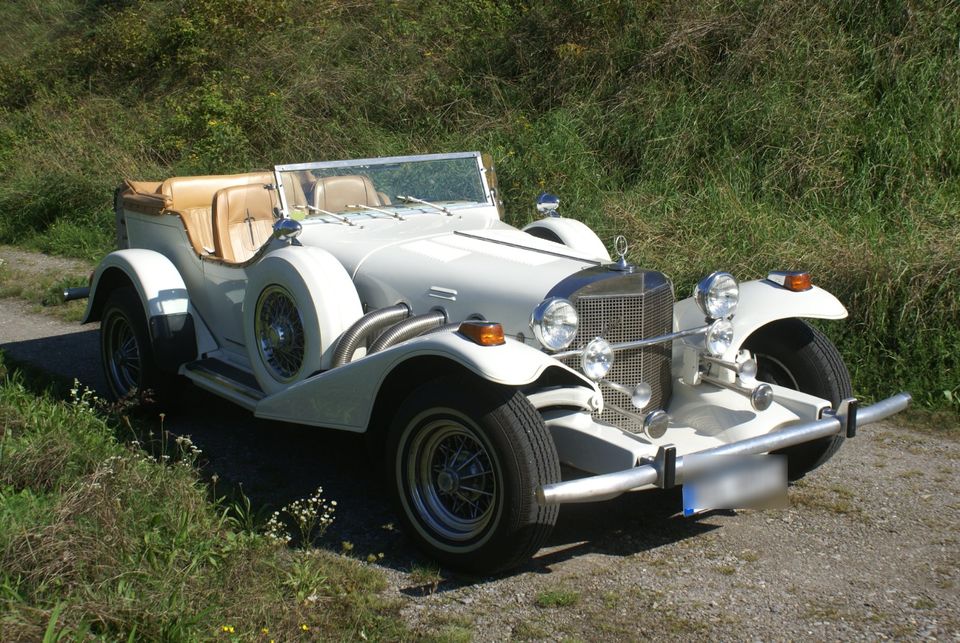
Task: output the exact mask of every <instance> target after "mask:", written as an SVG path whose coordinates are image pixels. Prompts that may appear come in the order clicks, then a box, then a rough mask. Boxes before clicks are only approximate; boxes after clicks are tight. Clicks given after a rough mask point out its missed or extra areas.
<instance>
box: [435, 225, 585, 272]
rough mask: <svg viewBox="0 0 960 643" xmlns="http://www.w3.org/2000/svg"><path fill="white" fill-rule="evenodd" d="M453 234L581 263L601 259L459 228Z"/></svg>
mask: <svg viewBox="0 0 960 643" xmlns="http://www.w3.org/2000/svg"><path fill="white" fill-rule="evenodd" d="M453 234H455V235H458V236H461V237H467V238H469V239H476V240H478V241H486V242H488V243H495V244H497V245H498V246H508V247H510V248H519V249H520V250H529V251H530V252H539V253H540V254H542V255H550V256H551V257H561V258H563V259H573V260H574V261H580V262H582V263H589V264H592V265H594V266H602V265H603V262H602V261H597V260H596V259H584V258H583V257H577V256H574V255H568V254H564V253H562V252H554V251H552V250H543V249H542V248H531V247H530V246H525V245H523V244H520V243H510V242H509V241H502V240H500V239H491V238H490V237H483V236H480V235H478V234H470V233H469V232H462V231H460V230H454V231H453Z"/></svg>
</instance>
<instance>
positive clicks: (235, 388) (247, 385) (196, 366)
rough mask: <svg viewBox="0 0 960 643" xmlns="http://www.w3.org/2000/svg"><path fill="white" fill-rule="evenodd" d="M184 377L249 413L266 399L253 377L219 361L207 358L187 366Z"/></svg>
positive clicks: (184, 367)
mask: <svg viewBox="0 0 960 643" xmlns="http://www.w3.org/2000/svg"><path fill="white" fill-rule="evenodd" d="M181 372H182V374H183V375H184V377H186V378H187V379H189V380H190V381H192V382H193V383H194V384H196V385H197V386H199V387H200V388H202V389H204V390H206V391H210V392H211V393H215V394H217V395H219V396H220V397H224V398H226V399H228V400H230V401H231V402H234V403H236V404H239V405H240V406H242V407H243V408H245V409H247V410H248V411H253V410H254V409H255V408H256V407H257V402H259V401H260V400H262V399H263V398H264V397H266V394H265V393H264V392H263V390H261V388H260V386H259V385H258V384H257V381H256V380H255V379H254V377H253V375H251V374H250V373H247V372H246V371H242V370H240V369H239V368H237V367H235V366H231V365H230V364H227V363H226V362H221V361H220V360H218V359H213V358H207V359H201V360H197V361H195V362H190V363H189V364H185V365H184V366H183V368H182V369H181Z"/></svg>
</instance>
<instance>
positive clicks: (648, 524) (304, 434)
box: [0, 330, 714, 595]
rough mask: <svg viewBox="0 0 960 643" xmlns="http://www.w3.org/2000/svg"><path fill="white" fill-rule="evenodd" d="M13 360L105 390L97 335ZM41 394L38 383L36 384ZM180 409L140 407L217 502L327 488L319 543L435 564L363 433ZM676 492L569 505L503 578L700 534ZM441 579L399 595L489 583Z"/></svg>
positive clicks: (192, 401)
mask: <svg viewBox="0 0 960 643" xmlns="http://www.w3.org/2000/svg"><path fill="white" fill-rule="evenodd" d="M0 348H2V350H4V352H5V353H6V354H7V355H8V356H9V358H10V359H11V360H13V361H14V362H18V363H25V364H27V365H28V366H30V367H34V368H38V369H42V370H44V371H45V372H47V373H49V374H51V375H53V376H57V377H60V378H63V379H65V380H66V381H67V382H70V381H72V380H73V378H74V377H77V378H78V379H80V380H81V382H83V383H85V384H87V385H88V386H91V387H92V388H94V389H97V390H100V391H102V390H103V389H104V380H103V375H102V373H101V371H100V357H99V341H98V339H97V332H96V331H95V330H91V331H84V332H78V333H71V334H66V335H60V336H52V337H48V338H44V339H37V340H30V341H24V342H15V343H9V344H6V345H3V346H2V347H0ZM37 386H38V387H40V388H42V387H43V386H45V385H44V384H43V383H42V382H41V383H39V384H37ZM177 406H178V408H176V409H164V408H161V407H156V408H153V409H143V410H140V411H137V413H136V414H137V416H138V418H139V419H140V421H141V422H146V423H147V424H150V423H151V422H153V423H154V424H153V426H156V427H157V430H160V427H161V421H160V413H164V415H165V417H164V419H163V422H162V428H163V429H165V430H167V431H170V432H171V433H173V434H175V435H188V436H190V437H191V439H192V440H193V442H194V443H195V444H196V446H197V447H199V448H200V449H201V450H202V451H203V454H204V456H203V459H202V460H201V462H202V467H201V475H202V476H203V477H204V478H205V479H206V480H207V481H208V482H209V483H210V484H211V485H212V491H213V493H214V494H215V495H217V496H227V497H239V496H240V492H242V494H243V495H245V496H246V497H247V498H249V500H250V505H251V510H252V511H253V513H254V514H255V515H259V516H260V517H261V518H264V519H265V518H266V517H268V516H269V513H270V512H272V511H273V510H275V509H278V508H280V507H282V506H283V505H285V504H287V503H289V502H292V501H293V500H297V499H299V498H303V497H306V496H309V495H311V494H312V493H313V492H314V491H315V490H316V488H317V487H318V486H321V485H322V486H323V489H324V496H325V497H326V498H327V499H329V500H336V501H337V512H336V520H335V521H334V523H333V524H332V525H331V526H330V528H329V530H328V531H327V533H326V535H325V536H324V538H323V539H322V541H321V542H320V543H318V544H319V545H321V546H326V547H329V548H330V549H332V550H334V551H339V550H341V548H342V543H344V542H347V543H350V545H352V548H351V555H353V556H355V557H357V558H359V559H361V560H364V559H366V558H367V556H368V555H373V556H375V557H377V558H379V555H380V554H383V557H382V559H380V561H379V563H378V564H379V565H382V566H386V567H389V568H392V569H395V570H397V571H401V572H408V571H410V570H411V569H412V568H414V567H419V568H422V569H431V568H433V564H432V563H431V561H430V560H428V559H426V558H424V557H423V556H422V555H420V554H419V552H418V551H417V550H416V549H415V548H414V547H413V546H412V545H411V543H410V542H409V541H408V540H407V538H406V537H405V536H404V535H403V534H402V533H401V531H400V530H399V529H398V528H397V527H396V526H395V525H396V524H397V519H396V514H395V513H394V512H393V509H392V507H391V506H390V504H389V502H388V501H387V498H386V490H385V488H384V485H383V480H382V476H381V463H379V462H374V461H372V460H371V458H370V457H369V456H368V455H367V451H366V448H365V444H364V440H363V437H362V436H360V435H355V434H348V433H343V432H339V431H333V430H324V429H318V428H312V427H304V426H299V425H292V424H283V423H279V422H273V421H265V420H258V419H256V418H254V417H253V416H252V415H251V414H250V413H249V412H247V411H245V410H243V409H241V408H239V407H237V406H235V405H233V404H231V403H229V402H226V401H224V400H222V399H220V398H218V397H215V396H213V395H211V394H208V393H206V392H205V391H202V390H200V389H198V388H196V387H192V386H187V387H185V391H184V394H183V396H182V399H180V400H179V403H178V405H177ZM680 507H681V500H680V494H679V491H654V492H646V493H640V494H626V495H623V496H620V497H619V498H615V499H613V500H609V501H606V502H601V503H591V504H581V505H566V506H564V507H563V508H562V509H561V511H560V517H559V521H558V523H557V526H556V528H555V529H554V531H553V534H552V535H551V538H550V540H549V542H548V543H547V546H546V547H545V548H544V549H543V550H541V552H540V554H539V555H538V556H537V557H536V558H534V559H533V560H532V561H530V562H529V563H528V564H527V565H525V566H524V567H522V568H520V569H517V570H513V571H512V572H510V574H508V575H512V574H516V573H521V572H532V573H544V574H549V573H551V572H552V571H553V568H554V567H555V566H556V565H558V564H561V563H563V562H564V561H567V560H570V559H572V558H576V557H577V556H581V555H583V554H585V553H591V552H592V553H601V554H607V555H614V556H629V555H631V554H636V553H639V552H643V551H647V550H650V549H653V548H656V547H659V546H661V545H664V544H666V543H672V542H677V541H681V540H685V539H687V538H690V537H693V536H697V535H700V534H702V533H705V532H707V531H710V530H711V529H714V527H712V526H710V525H705V524H702V523H700V522H698V521H697V520H696V519H687V518H683V517H682V516H678V515H677V513H678V511H679V510H680ZM441 577H443V578H447V579H448V580H444V581H442V582H439V584H437V583H429V584H427V585H424V586H420V587H410V588H406V589H403V590H401V591H404V592H405V593H408V594H412V595H421V594H424V593H433V592H436V591H440V592H442V591H447V590H450V589H455V588H457V587H462V586H464V585H471V584H476V583H483V582H486V581H488V580H491V579H490V578H472V579H471V578H467V577H452V575H451V574H448V573H446V570H444V573H441Z"/></svg>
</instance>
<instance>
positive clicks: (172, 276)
mask: <svg viewBox="0 0 960 643" xmlns="http://www.w3.org/2000/svg"><path fill="white" fill-rule="evenodd" d="M120 274H122V275H123V277H126V279H125V280H124V279H123V278H122V277H120V276H119V275H120ZM125 281H126V282H129V283H130V284H131V285H132V286H133V287H134V288H135V289H136V290H137V294H138V295H140V301H141V302H143V311H144V313H145V315H146V318H147V319H150V318H152V317H157V316H165V315H181V314H185V313H186V312H187V307H188V305H189V303H190V301H189V297H188V295H187V287H186V285H185V284H184V283H183V277H181V276H180V272H179V271H178V270H177V268H176V266H174V265H173V262H171V261H170V260H169V259H167V258H166V257H165V256H163V255H162V254H160V253H159V252H155V251H153V250H144V249H142V248H133V249H126V250H116V251H114V252H111V253H110V254H108V255H107V256H106V257H104V258H103V261H101V262H100V265H98V266H97V269H96V271H95V272H94V273H93V281H92V282H91V284H90V297H89V299H88V300H87V310H86V312H85V313H84V315H83V320H82V322H81V323H84V324H86V323H87V322H94V321H100V315H101V313H102V312H103V305H104V304H105V303H106V301H107V297H109V296H110V292H109V291H111V290H113V289H114V288H116V287H117V286H118V285H126V284H125V283H124V282H125Z"/></svg>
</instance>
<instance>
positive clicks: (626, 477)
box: [537, 392, 911, 505]
mask: <svg viewBox="0 0 960 643" xmlns="http://www.w3.org/2000/svg"><path fill="white" fill-rule="evenodd" d="M910 400H911V397H910V394H909V393H907V392H902V393H897V394H896V395H894V396H892V397H888V398H887V399H885V400H881V401H880V402H877V403H876V404H871V405H870V406H866V407H863V408H860V409H859V410H858V411H857V424H858V425H860V426H863V425H866V424H870V423H873V422H878V421H880V420H883V419H886V418H888V417H890V416H891V415H894V414H896V413H899V412H900V411H902V410H904V409H905V408H907V406H909V404H910ZM845 426H846V421H845V418H844V417H843V416H840V415H832V416H828V417H825V418H823V419H821V420H810V421H807V422H802V423H800V424H794V425H791V426H788V427H786V428H783V429H780V430H779V431H774V432H773V433H768V434H766V435H759V436H757V437H753V438H747V439H746V440H740V441H739V442H733V443H731V444H724V445H722V446H719V447H714V448H713V449H707V450H705V451H698V452H697V453H690V454H687V455H685V456H679V457H677V461H676V483H677V484H682V483H683V481H684V479H685V478H689V477H691V476H695V475H697V474H698V473H703V472H704V471H708V470H710V469H711V468H712V467H714V466H716V465H717V464H718V462H719V461H721V460H723V459H725V458H728V457H730V456H741V455H753V454H758V453H768V452H770V451H777V450H779V449H783V448H786V447H790V446H795V445H797V444H803V443H804V442H810V441H811V440H816V439H819V438H826V437H830V436H832V435H837V434H838V433H841V432H842V431H844V430H845ZM663 475H664V472H663V471H662V470H661V467H660V466H659V465H658V464H657V463H656V462H654V463H651V464H642V465H640V466H638V467H634V468H632V469H624V470H623V471H615V472H613V473H605V474H603V475H599V476H591V477H588V478H580V479H577V480H568V481H566V482H555V483H553V484H548V485H543V486H541V487H540V488H538V489H537V501H538V502H539V503H540V504H541V505H558V504H563V503H567V502H593V501H597V500H608V499H610V498H615V497H617V496H619V495H620V494H622V493H624V492H626V491H630V490H631V489H637V488H638V487H644V486H648V485H652V484H657V485H658V486H660V485H662V484H663Z"/></svg>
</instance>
